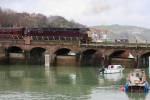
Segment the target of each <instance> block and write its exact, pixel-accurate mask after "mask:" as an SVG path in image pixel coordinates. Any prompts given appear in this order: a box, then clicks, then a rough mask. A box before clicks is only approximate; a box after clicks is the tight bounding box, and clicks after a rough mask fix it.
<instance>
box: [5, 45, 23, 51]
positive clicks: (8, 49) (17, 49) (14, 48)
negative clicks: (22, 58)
mask: <svg viewBox="0 0 150 100" xmlns="http://www.w3.org/2000/svg"><path fill="white" fill-rule="evenodd" d="M7 52H9V53H22V52H24V51H23V49H22V48H21V47H18V46H10V47H8V48H7Z"/></svg>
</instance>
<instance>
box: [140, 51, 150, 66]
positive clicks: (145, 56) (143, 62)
mask: <svg viewBox="0 0 150 100" xmlns="http://www.w3.org/2000/svg"><path fill="white" fill-rule="evenodd" d="M149 60H150V51H146V52H144V53H142V54H141V55H140V57H139V64H140V65H139V66H140V67H149V66H150V63H149Z"/></svg>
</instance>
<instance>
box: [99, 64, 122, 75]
mask: <svg viewBox="0 0 150 100" xmlns="http://www.w3.org/2000/svg"><path fill="white" fill-rule="evenodd" d="M123 70H124V67H123V66H122V65H108V67H107V68H103V69H101V70H100V73H104V74H113V73H121V72H122V71H123Z"/></svg>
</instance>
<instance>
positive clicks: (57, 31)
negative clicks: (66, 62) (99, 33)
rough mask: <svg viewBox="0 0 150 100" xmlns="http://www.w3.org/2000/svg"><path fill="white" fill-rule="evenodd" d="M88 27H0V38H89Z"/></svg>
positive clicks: (84, 39) (82, 39) (86, 39)
mask: <svg viewBox="0 0 150 100" xmlns="http://www.w3.org/2000/svg"><path fill="white" fill-rule="evenodd" d="M88 30H89V29H88V28H24V27H19V28H18V27H17V28H0V39H1V40H2V39H23V37H26V36H29V37H32V39H33V40H37V39H38V40H81V42H83V43H85V42H88V41H89V40H90V38H89V36H88V34H87V31H88Z"/></svg>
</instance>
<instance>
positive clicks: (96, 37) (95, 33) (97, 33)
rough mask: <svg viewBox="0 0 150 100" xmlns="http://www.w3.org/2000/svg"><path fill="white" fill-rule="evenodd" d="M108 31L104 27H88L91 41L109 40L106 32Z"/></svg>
mask: <svg viewBox="0 0 150 100" xmlns="http://www.w3.org/2000/svg"><path fill="white" fill-rule="evenodd" d="M109 33H110V32H109V31H108V30H105V29H96V28H90V34H91V39H92V42H106V41H108V40H109V38H108V34H109Z"/></svg>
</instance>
